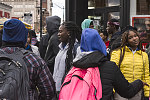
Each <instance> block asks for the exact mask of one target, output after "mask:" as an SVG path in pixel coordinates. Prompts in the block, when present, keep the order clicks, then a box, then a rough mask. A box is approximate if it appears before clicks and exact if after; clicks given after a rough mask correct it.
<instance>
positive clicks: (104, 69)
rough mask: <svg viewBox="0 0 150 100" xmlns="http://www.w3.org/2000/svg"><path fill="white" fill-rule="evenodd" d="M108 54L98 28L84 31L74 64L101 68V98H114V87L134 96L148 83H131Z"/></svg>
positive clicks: (122, 92) (138, 81)
mask: <svg viewBox="0 0 150 100" xmlns="http://www.w3.org/2000/svg"><path fill="white" fill-rule="evenodd" d="M106 55H107V53H106V46H105V44H104V42H103V40H102V39H101V37H100V35H99V33H98V32H97V30H95V29H91V28H86V29H84V30H83V31H82V36H81V44H80V48H78V50H77V56H76V58H75V59H74V60H73V66H74V67H77V68H81V69H82V68H83V69H85V68H90V67H93V68H94V67H98V68H99V71H100V78H101V83H102V99H101V100H112V98H113V88H114V89H115V91H117V92H118V93H119V94H120V95H121V96H123V97H125V98H131V97H133V96H134V95H135V94H136V93H138V92H139V91H140V89H142V88H143V85H145V84H146V83H144V82H142V81H141V80H135V81H134V82H132V83H129V82H128V81H127V80H126V79H125V78H124V76H123V74H122V73H121V71H120V69H119V68H118V66H117V65H116V64H115V63H114V62H111V61H109V60H108V59H107V57H106ZM97 80H98V79H97ZM68 92H69V91H68Z"/></svg>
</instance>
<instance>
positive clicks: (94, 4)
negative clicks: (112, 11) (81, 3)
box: [88, 0, 120, 9]
mask: <svg viewBox="0 0 150 100" xmlns="http://www.w3.org/2000/svg"><path fill="white" fill-rule="evenodd" d="M119 5H120V0H88V9H95V8H102V7H110V6H119Z"/></svg>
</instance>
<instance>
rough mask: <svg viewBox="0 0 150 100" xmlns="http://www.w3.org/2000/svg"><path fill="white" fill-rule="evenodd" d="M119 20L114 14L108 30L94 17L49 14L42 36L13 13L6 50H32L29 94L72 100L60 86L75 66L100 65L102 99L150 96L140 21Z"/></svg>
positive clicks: (32, 98)
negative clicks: (68, 17) (70, 18)
mask: <svg viewBox="0 0 150 100" xmlns="http://www.w3.org/2000/svg"><path fill="white" fill-rule="evenodd" d="M119 25H120V23H119V21H118V20H117V19H111V20H109V21H108V22H107V28H106V30H107V31H104V30H101V31H99V30H97V29H95V27H94V22H93V20H90V19H85V20H83V22H82V23H81V26H78V25H76V24H75V23H74V22H72V21H66V22H63V23H61V19H60V17H58V16H49V17H47V18H46V28H47V34H46V35H45V36H43V37H42V38H41V39H40V41H37V39H36V33H35V31H34V30H27V29H26V28H25V25H24V24H23V23H22V22H21V21H20V20H17V19H10V20H8V21H6V22H5V23H4V27H3V30H1V35H2V41H0V44H1V48H0V54H5V53H6V54H12V53H14V52H16V51H17V50H19V49H20V48H24V49H25V50H29V51H30V52H32V53H30V54H29V55H26V56H25V57H24V59H23V60H24V62H25V63H26V65H27V69H28V73H29V85H30V88H29V91H28V93H29V100H58V99H59V100H66V99H64V98H63V95H65V93H64V94H62V92H60V91H61V89H62V84H63V81H64V80H65V77H66V76H67V75H68V73H69V72H70V71H71V70H72V68H79V69H88V68H95V67H98V69H99V73H100V78H99V79H97V80H101V87H102V93H101V94H102V97H101V98H100V100H149V97H150V87H149V85H150V76H149V55H150V53H149V52H150V50H149V51H148V49H147V51H146V52H145V51H143V50H142V43H141V39H140V35H139V33H138V31H137V29H136V28H135V27H132V26H126V27H125V28H123V29H122V30H121V29H120V27H119ZM147 27H148V26H147ZM148 47H149V46H148ZM0 68H1V67H0ZM93 74H94V73H93ZM0 79H1V78H0ZM97 80H96V81H97ZM77 84H79V83H77ZM0 87H1V86H0ZM74 91H77V90H74ZM78 91H80V90H78ZM67 92H68V93H69V92H71V91H69V90H68V91H67ZM60 93H61V97H59V94H60ZM0 99H1V96H0ZM2 99H3V97H2ZM8 99H9V98H8ZM68 100H70V99H68ZM74 100H75V99H74ZM94 100H95V99H94Z"/></svg>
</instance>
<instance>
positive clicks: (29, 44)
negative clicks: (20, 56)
mask: <svg viewBox="0 0 150 100" xmlns="http://www.w3.org/2000/svg"><path fill="white" fill-rule="evenodd" d="M32 33H33V32H32V30H28V38H27V43H26V45H25V49H26V50H30V51H32V52H33V53H35V54H36V55H38V56H40V52H39V49H38V47H37V46H36V45H32Z"/></svg>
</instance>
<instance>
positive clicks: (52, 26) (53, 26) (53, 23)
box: [46, 16, 61, 36]
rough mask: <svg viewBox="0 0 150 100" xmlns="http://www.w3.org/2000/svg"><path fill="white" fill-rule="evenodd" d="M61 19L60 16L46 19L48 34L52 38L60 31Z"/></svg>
mask: <svg viewBox="0 0 150 100" xmlns="http://www.w3.org/2000/svg"><path fill="white" fill-rule="evenodd" d="M60 22H61V18H60V17H58V16H48V17H46V25H47V27H46V28H47V32H48V34H49V35H50V36H51V35H52V34H53V33H54V32H56V31H58V29H59V26H60Z"/></svg>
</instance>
